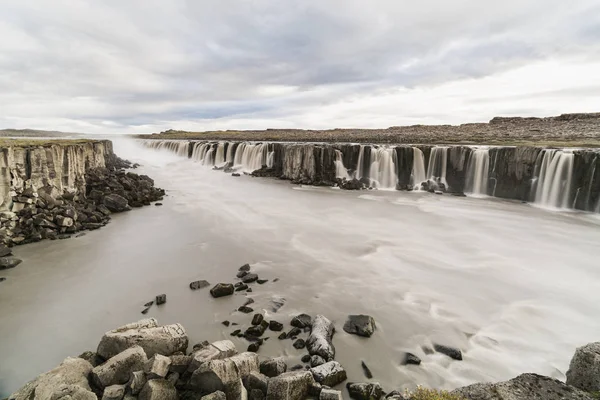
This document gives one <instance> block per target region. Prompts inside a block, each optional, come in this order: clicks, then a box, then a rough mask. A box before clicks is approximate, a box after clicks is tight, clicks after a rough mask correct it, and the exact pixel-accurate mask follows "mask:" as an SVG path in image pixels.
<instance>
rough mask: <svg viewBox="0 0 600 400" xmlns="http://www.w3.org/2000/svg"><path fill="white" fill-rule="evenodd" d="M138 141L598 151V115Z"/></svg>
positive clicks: (171, 135) (171, 134)
mask: <svg viewBox="0 0 600 400" xmlns="http://www.w3.org/2000/svg"><path fill="white" fill-rule="evenodd" d="M136 137H137V138H140V139H164V140H169V139H187V140H225V141H228V140H229V141H232V140H233V141H271V142H278V141H284V142H329V143H337V142H349V143H374V144H438V145H440V144H454V145H457V144H463V145H469V144H483V145H494V146H495V145H501V146H545V147H600V113H593V114H563V115H560V116H556V117H547V118H532V117H529V118H527V117H525V118H521V117H509V118H503V117H497V118H494V119H492V120H491V121H490V122H489V123H470V124H462V125H456V126H454V125H413V126H395V127H390V128H387V129H329V130H303V129H266V130H230V131H209V132H186V131H176V130H169V131H165V132H161V133H160V134H152V135H137V136H136Z"/></svg>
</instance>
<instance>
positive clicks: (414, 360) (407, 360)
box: [402, 353, 421, 365]
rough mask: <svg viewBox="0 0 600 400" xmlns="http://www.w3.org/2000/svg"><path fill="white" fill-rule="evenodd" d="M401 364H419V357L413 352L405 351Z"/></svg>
mask: <svg viewBox="0 0 600 400" xmlns="http://www.w3.org/2000/svg"><path fill="white" fill-rule="evenodd" d="M402 365H421V359H420V358H419V357H417V356H415V355H414V354H413V353H406V354H405V355H404V359H403V360H402Z"/></svg>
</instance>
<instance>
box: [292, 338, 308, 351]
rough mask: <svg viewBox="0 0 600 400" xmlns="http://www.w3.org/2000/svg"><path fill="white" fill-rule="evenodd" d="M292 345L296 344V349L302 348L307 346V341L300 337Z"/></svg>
mask: <svg viewBox="0 0 600 400" xmlns="http://www.w3.org/2000/svg"><path fill="white" fill-rule="evenodd" d="M292 346H294V348H295V349H298V350H300V349H303V348H305V347H306V342H305V341H304V339H298V340H296V341H295V342H294V344H293V345H292Z"/></svg>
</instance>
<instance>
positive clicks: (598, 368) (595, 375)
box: [567, 342, 600, 392]
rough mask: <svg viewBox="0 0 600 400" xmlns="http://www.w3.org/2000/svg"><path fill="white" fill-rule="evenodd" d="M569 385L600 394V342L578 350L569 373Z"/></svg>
mask: <svg viewBox="0 0 600 400" xmlns="http://www.w3.org/2000/svg"><path fill="white" fill-rule="evenodd" d="M567 385H571V386H575V387H576V388H578V389H581V390H585V391H586V392H600V342H596V343H589V344H587V345H585V346H582V347H579V348H577V350H576V351H575V355H574V356H573V358H572V359H571V364H570V365H569V370H568V371H567Z"/></svg>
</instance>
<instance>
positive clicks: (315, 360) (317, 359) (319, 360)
mask: <svg viewBox="0 0 600 400" xmlns="http://www.w3.org/2000/svg"><path fill="white" fill-rule="evenodd" d="M309 358H310V360H309V361H310V366H311V367H318V366H319V365H323V364H325V363H326V362H327V361H326V360H325V359H324V358H323V357H321V356H319V355H314V356H309Z"/></svg>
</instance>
